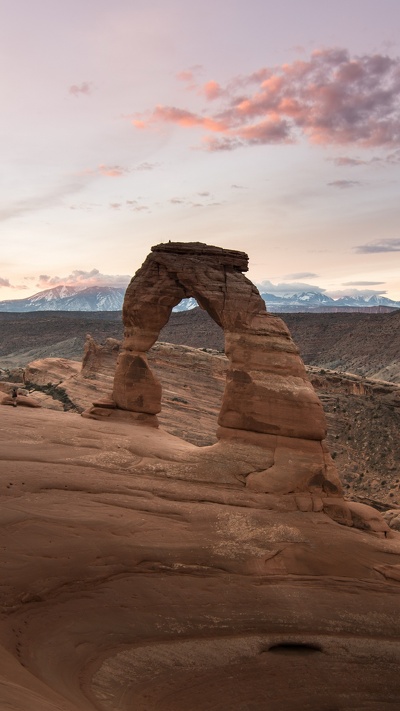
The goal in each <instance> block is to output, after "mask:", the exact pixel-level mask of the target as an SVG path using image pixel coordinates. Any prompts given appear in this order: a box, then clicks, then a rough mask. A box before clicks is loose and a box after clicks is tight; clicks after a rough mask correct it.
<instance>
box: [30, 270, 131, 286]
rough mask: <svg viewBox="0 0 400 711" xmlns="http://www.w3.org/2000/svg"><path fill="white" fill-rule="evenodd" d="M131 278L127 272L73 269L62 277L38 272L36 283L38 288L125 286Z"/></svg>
mask: <svg viewBox="0 0 400 711" xmlns="http://www.w3.org/2000/svg"><path fill="white" fill-rule="evenodd" d="M130 280H131V277H130V276H128V275H127V274H101V272H100V271H99V270H98V269H91V270H90V271H85V270H83V269H75V270H74V271H73V272H71V274H68V275H67V276H64V277H59V276H49V275H48V274H40V276H39V278H38V282H37V284H36V286H37V287H39V288H40V289H50V288H51V287H53V286H61V285H63V286H77V287H82V288H85V287H87V286H120V287H126V286H127V285H128V284H129V282H130Z"/></svg>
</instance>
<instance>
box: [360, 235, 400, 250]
mask: <svg viewBox="0 0 400 711" xmlns="http://www.w3.org/2000/svg"><path fill="white" fill-rule="evenodd" d="M354 249H355V251H356V252H357V253H358V254H377V253H378V252H400V238H398V237H388V238H387V239H378V240H375V241H374V242H367V244H359V245H358V246H357V247H355V248H354Z"/></svg>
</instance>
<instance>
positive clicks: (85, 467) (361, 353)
mask: <svg viewBox="0 0 400 711" xmlns="http://www.w3.org/2000/svg"><path fill="white" fill-rule="evenodd" d="M247 268H248V258H247V255H246V254H245V253H244V252H240V251H237V250H229V249H222V248H219V247H212V246H209V245H205V244H202V243H198V242H194V243H190V242H188V243H181V242H168V243H165V244H160V245H156V246H155V247H153V248H152V251H151V253H150V254H149V256H148V257H147V259H146V260H145V262H144V264H143V265H142V267H141V268H140V269H139V270H138V271H137V273H136V274H135V276H134V277H133V279H132V281H131V283H130V285H129V286H128V289H127V291H126V295H125V300H124V308H123V313H122V317H121V314H120V313H114V314H85V315H78V314H74V313H68V314H67V313H62V312H61V313H57V314H43V313H40V314H35V313H32V314H0V329H1V333H2V342H1V352H0V369H1V380H0V399H1V400H2V404H1V405H0V418H1V427H0V487H1V498H2V505H1V509H0V516H1V544H0V545H1V569H2V577H1V589H0V596H1V619H0V659H1V668H0V682H1V683H0V708H1V709H4V711H28V710H29V711H217V710H218V711H227V710H228V709H229V711H289V710H290V711H386V710H389V709H390V710H393V711H395V710H396V709H398V708H399V698H400V675H399V664H400V642H399V632H400V615H399V612H400V597H399V590H400V588H399V585H400V489H399V486H400V484H399V481H400V448H399V439H398V432H399V421H400V366H399V361H398V352H399V345H400V344H399V333H400V329H399V325H400V321H399V317H400V312H398V311H394V312H392V313H382V314H372V313H371V314H365V315H364V314H358V313H357V314H349V313H343V314H288V315H285V314H283V315H281V314H279V316H277V315H273V314H270V313H268V312H267V311H266V310H265V304H264V302H263V301H262V299H261V298H260V295H259V293H258V291H257V289H256V288H255V287H254V286H253V284H252V283H251V281H249V280H248V279H247V278H246V277H245V276H244V274H245V272H246V271H247ZM188 297H194V298H195V299H196V300H197V302H198V303H199V305H200V307H201V309H195V310H194V311H193V312H186V313H184V312H182V313H171V312H172V309H173V307H174V306H175V305H176V304H178V303H179V302H180V301H181V299H184V298H188ZM281 316H282V318H281ZM374 329H375V331H374ZM367 333H368V334H373V333H375V336H374V337H371V338H366V334H367ZM88 334H90V335H88ZM361 344H362V345H363V347H362V348H361ZM304 364H305V365H304ZM13 388H17V390H18V395H17V398H14V399H13V398H12V390H13ZM15 399H16V400H17V406H16V407H15V406H13V405H15Z"/></svg>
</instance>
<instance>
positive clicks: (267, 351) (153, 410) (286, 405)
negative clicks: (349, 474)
mask: <svg viewBox="0 0 400 711" xmlns="http://www.w3.org/2000/svg"><path fill="white" fill-rule="evenodd" d="M247 265H248V257H247V255H246V254H245V253H244V252H238V251H233V250H226V249H222V248H220V247H211V246H208V245H204V244H201V243H168V244H160V245H157V246H155V247H153V248H152V251H151V254H150V255H149V256H148V257H147V259H146V261H145V262H144V264H143V265H142V267H141V268H140V269H139V270H138V272H137V273H136V274H135V276H134V277H133V279H132V281H131V283H130V285H129V286H128V289H127V291H126V295H125V301H124V307H123V321H124V327H125V330H124V342H123V346H122V352H121V355H120V356H119V359H118V364H117V369H116V373H115V380H114V392H113V399H114V401H115V403H116V405H117V407H119V408H121V409H123V410H130V411H132V412H141V413H147V414H149V415H155V414H157V413H158V412H160V409H161V386H160V383H159V382H158V381H157V380H156V378H155V377H154V376H153V375H152V373H151V371H150V368H149V365H148V363H147V359H146V355H145V354H146V351H148V350H149V348H151V346H152V345H153V344H154V343H155V341H156V340H157V338H158V335H159V332H160V330H161V328H162V327H163V326H164V325H165V324H166V323H167V321H168V319H169V316H170V314H171V311H172V309H173V307H174V306H175V305H176V304H178V303H179V302H180V301H181V300H182V299H184V298H187V297H190V296H192V297H194V298H196V300H197V302H198V303H199V305H200V306H201V307H202V308H204V309H205V310H206V311H207V312H208V313H209V315H210V316H211V318H213V319H214V320H215V321H216V322H217V323H218V324H219V325H220V326H221V327H222V328H223V330H224V333H225V344H226V347H225V351H226V354H227V356H228V358H229V360H230V368H229V371H228V374H227V384H226V389H225V394H224V398H223V402H222V408H221V413H220V416H219V424H220V426H221V427H222V428H229V429H234V430H244V431H250V432H257V433H262V434H270V435H281V436H286V437H302V438H305V439H311V440H322V439H323V438H324V437H325V434H326V426H325V418H324V414H323V410H322V407H321V404H320V402H319V400H318V398H317V396H316V394H315V392H314V390H313V388H312V386H311V385H310V383H309V381H308V378H307V376H306V372H305V368H304V365H303V363H302V361H301V359H300V357H299V354H298V349H297V347H296V346H295V345H294V343H293V341H292V339H291V337H290V334H289V331H288V329H287V327H286V326H285V324H284V323H283V321H282V320H281V319H279V318H277V317H276V316H273V315H271V314H268V313H267V312H266V309H265V304H264V301H263V299H262V298H261V296H260V294H259V293H258V291H257V289H256V287H255V286H254V285H253V284H252V283H251V281H249V280H248V279H246V277H245V276H244V274H243V272H245V271H247V269H248V266H247ZM220 436H224V433H223V432H220Z"/></svg>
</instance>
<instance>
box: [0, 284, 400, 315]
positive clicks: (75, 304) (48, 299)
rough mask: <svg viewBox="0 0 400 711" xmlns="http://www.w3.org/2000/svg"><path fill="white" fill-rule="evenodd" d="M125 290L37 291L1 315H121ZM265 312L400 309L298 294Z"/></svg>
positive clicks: (276, 300) (5, 304)
mask: <svg viewBox="0 0 400 711" xmlns="http://www.w3.org/2000/svg"><path fill="white" fill-rule="evenodd" d="M124 294H125V288H124V287H115V286H89V287H77V286H62V285H60V286H56V287H54V288H52V289H46V290H45V291H40V292H38V293H37V294H34V295H33V296H28V297H27V298H25V299H9V300H7V301H0V311H1V312H19V313H26V312H30V311H121V309H122V304H123V300H124ZM261 296H262V298H263V299H264V301H265V304H266V307H267V309H268V311H271V312H275V313H290V312H310V311H311V312H317V313H329V312H340V311H367V312H388V311H391V310H392V309H400V301H393V300H392V299H388V298H387V297H385V296H379V295H373V296H369V297H364V296H342V297H341V298H339V299H332V298H331V297H330V296H327V295H326V294H322V293H321V292H314V291H307V292H302V293H301V294H293V295H292V294H284V295H282V296H276V295H275V294H269V293H262V294H261ZM197 305H198V304H197V302H196V300H195V299H194V298H190V299H184V300H183V301H181V302H180V304H178V305H177V306H176V307H175V308H174V311H189V310H191V309H193V308H195V307H196V306H197Z"/></svg>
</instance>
